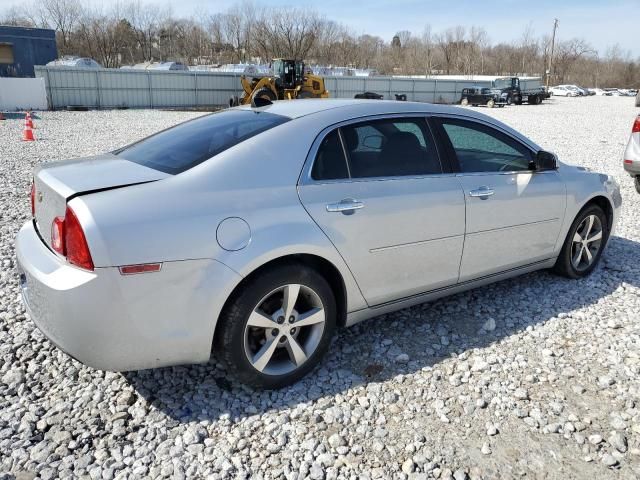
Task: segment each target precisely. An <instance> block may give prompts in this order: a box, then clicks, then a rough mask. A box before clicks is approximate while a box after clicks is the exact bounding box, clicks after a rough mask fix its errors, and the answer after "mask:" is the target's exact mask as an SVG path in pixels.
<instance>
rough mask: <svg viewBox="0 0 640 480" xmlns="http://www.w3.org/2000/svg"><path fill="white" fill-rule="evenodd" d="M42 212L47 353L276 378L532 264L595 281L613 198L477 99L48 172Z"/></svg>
mask: <svg viewBox="0 0 640 480" xmlns="http://www.w3.org/2000/svg"><path fill="white" fill-rule="evenodd" d="M31 203H32V204H31V211H32V218H31V219H30V220H29V221H28V222H27V223H26V224H25V225H24V226H23V228H22V229H21V230H20V232H19V233H18V237H17V241H16V252H17V257H18V270H19V272H20V285H21V291H22V295H23V298H24V302H25V305H26V307H27V310H28V312H29V314H30V317H31V318H32V319H33V321H34V322H35V323H36V324H37V326H38V327H39V328H40V330H41V331H42V332H43V333H44V334H45V335H46V336H47V337H49V338H50V339H51V340H52V342H53V343H54V344H55V345H58V346H59V348H61V349H62V350H63V351H65V352H67V353H68V354H69V355H71V356H73V357H75V358H76V359H78V360H79V361H81V362H83V363H85V364H87V365H90V366H92V367H94V368H100V369H106V370H137V369H146V368H154V367H161V366H167V365H178V364H188V363H197V362H207V361H209V359H210V355H211V354H212V353H213V354H214V355H215V356H217V358H218V359H219V360H220V361H221V362H223V363H224V364H225V365H226V368H227V372H228V374H229V375H230V376H232V377H235V378H237V379H239V380H240V381H242V382H245V383H247V384H250V385H253V386H257V387H262V388H277V387H282V386H284V385H288V384H290V383H292V382H294V381H296V380H298V379H299V378H301V377H302V376H303V375H305V374H306V373H308V372H309V371H310V370H311V369H313V368H314V367H315V366H316V365H317V364H318V363H319V362H320V360H321V358H322V356H323V354H324V353H325V352H326V350H327V349H328V348H329V347H330V345H331V342H330V341H331V337H332V335H333V334H334V333H335V331H336V329H337V328H338V327H342V326H349V325H352V324H355V323H357V322H359V321H362V320H365V319H367V318H370V317H374V316H379V315H381V314H384V313H387V312H391V311H394V310H398V309H401V308H405V307H409V306H412V305H416V304H419V303H422V302H425V301H429V300H432V299H435V298H438V297H442V296H445V295H448V294H452V293H455V292H460V291H463V290H468V289H470V288H474V287H477V286H480V285H485V284H487V283H490V282H494V281H498V280H502V279H506V278H510V277H513V276H516V275H520V274H524V273H527V272H531V271H534V270H539V269H545V268H552V269H554V270H555V272H557V273H559V274H561V275H564V276H567V277H569V278H581V277H586V276H587V275H589V274H590V273H591V272H592V271H593V269H594V268H595V267H596V265H597V264H598V261H599V260H600V258H601V255H602V253H603V251H604V249H605V246H606V244H607V241H608V239H609V236H610V235H611V233H612V231H613V228H614V226H615V224H616V219H617V218H618V214H619V207H620V204H621V197H620V192H619V188H618V185H617V184H616V182H615V180H613V178H612V177H609V176H608V175H604V174H601V173H595V172H591V171H588V170H587V169H584V168H580V167H575V166H570V165H566V164H564V163H562V162H560V161H559V160H558V159H557V158H556V156H555V155H554V154H552V153H549V152H547V151H544V150H543V149H542V148H540V147H539V146H538V145H536V144H535V143H534V142H533V141H532V140H530V139H529V138H527V137H525V136H524V135H522V134H520V133H518V132H517V131H515V130H513V129H512V128H510V127H508V126H507V125H505V124H503V123H501V122H500V121H498V120H496V119H494V118H491V117H489V116H485V115H482V114H480V113H478V112H477V111H474V110H471V109H461V108H458V107H452V106H445V105H432V104H426V103H413V102H380V101H369V100H326V99H323V100H316V99H308V100H292V101H286V102H282V101H281V102H274V103H273V104H267V105H264V106H262V107H261V108H251V107H250V106H248V105H247V106H242V107H236V108H229V109H225V110H221V111H219V112H216V113H213V114H210V115H206V116H202V117H199V118H196V119H193V120H191V121H188V122H186V123H183V124H181V125H178V126H175V127H173V128H170V129H168V130H164V131H162V132H160V133H157V134H155V135H152V136H150V137H148V138H146V139H143V140H141V141H138V142H136V143H134V144H132V145H129V146H126V147H123V148H121V149H118V150H116V151H114V152H111V153H106V154H104V155H99V156H96V157H89V158H87V159H84V160H83V159H74V160H70V161H62V162H52V163H45V164H43V165H41V166H40V167H38V168H37V169H36V170H35V172H34V182H33V187H32V190H31ZM540 280H541V281H545V277H540ZM536 281H537V280H536Z"/></svg>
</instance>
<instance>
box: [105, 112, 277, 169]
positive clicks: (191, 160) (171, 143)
mask: <svg viewBox="0 0 640 480" xmlns="http://www.w3.org/2000/svg"><path fill="white" fill-rule="evenodd" d="M288 120H289V119H288V118H287V117H283V116H281V115H275V114H273V113H269V112H256V111H251V110H223V111H221V112H218V113H212V114H211V115H206V116H204V117H199V118H196V119H195V120H190V121H188V122H185V123H181V124H180V125H176V126H175V127H172V128H169V129H167V130H163V131H162V132H159V133H157V134H155V135H152V136H150V137H147V138H145V139H143V140H140V141H139V142H137V143H134V144H132V145H129V146H127V147H124V148H121V149H120V150H116V151H115V152H114V154H115V155H118V156H120V157H122V158H124V159H126V160H129V161H131V162H135V163H138V164H140V165H144V166H145V167H150V168H154V169H156V170H160V171H161V172H165V173H170V174H178V173H181V172H184V171H186V170H189V169H190V168H192V167H195V166H196V165H198V164H200V163H202V162H204V161H206V160H208V159H210V158H211V157H214V156H216V155H217V154H219V153H221V152H223V151H225V150H227V149H229V148H231V147H233V146H234V145H237V144H238V143H240V142H243V141H245V140H247V139H249V138H251V137H253V136H255V135H258V134H259V133H262V132H264V131H266V130H269V129H271V128H274V127H276V126H278V125H281V124H282V123H285V122H287V121H288Z"/></svg>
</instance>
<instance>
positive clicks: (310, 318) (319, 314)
mask: <svg viewBox="0 0 640 480" xmlns="http://www.w3.org/2000/svg"><path fill="white" fill-rule="evenodd" d="M323 322H324V309H323V308H314V309H312V310H309V311H308V312H306V313H304V314H303V315H299V316H298V320H297V321H296V322H295V323H294V325H295V326H296V327H308V326H309V325H315V324H317V323H323Z"/></svg>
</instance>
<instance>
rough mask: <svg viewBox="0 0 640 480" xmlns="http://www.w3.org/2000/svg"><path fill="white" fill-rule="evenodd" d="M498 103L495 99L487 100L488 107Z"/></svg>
mask: <svg viewBox="0 0 640 480" xmlns="http://www.w3.org/2000/svg"><path fill="white" fill-rule="evenodd" d="M495 105H496V102H495V100H493V99H490V100H489V101H487V107H488V108H493V107H494V106H495Z"/></svg>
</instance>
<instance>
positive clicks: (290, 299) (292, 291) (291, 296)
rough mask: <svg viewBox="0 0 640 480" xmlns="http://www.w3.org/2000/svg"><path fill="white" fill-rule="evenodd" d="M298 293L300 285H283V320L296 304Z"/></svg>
mask: <svg viewBox="0 0 640 480" xmlns="http://www.w3.org/2000/svg"><path fill="white" fill-rule="evenodd" d="M299 293H300V285H296V284H292V285H287V286H286V287H284V297H283V299H282V311H283V312H284V318H285V320H288V319H289V317H290V316H291V313H292V312H293V309H294V308H295V306H296V300H298V294H299Z"/></svg>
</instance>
